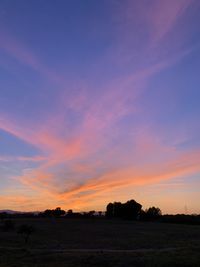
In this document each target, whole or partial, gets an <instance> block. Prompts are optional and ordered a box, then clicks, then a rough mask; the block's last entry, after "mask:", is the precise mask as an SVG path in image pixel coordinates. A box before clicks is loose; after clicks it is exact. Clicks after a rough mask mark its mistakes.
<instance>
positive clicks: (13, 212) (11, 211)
mask: <svg viewBox="0 0 200 267" xmlns="http://www.w3.org/2000/svg"><path fill="white" fill-rule="evenodd" d="M2 212H6V213H9V214H16V213H25V212H21V211H16V210H0V213H2Z"/></svg>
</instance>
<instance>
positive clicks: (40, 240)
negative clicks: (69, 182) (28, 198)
mask: <svg viewBox="0 0 200 267" xmlns="http://www.w3.org/2000/svg"><path fill="white" fill-rule="evenodd" d="M24 223H26V224H31V225H33V226H34V227H35V229H36V231H35V233H33V234H32V236H31V238H30V241H29V242H28V244H25V242H24V239H23V238H22V236H21V235H20V234H18V233H17V231H16V230H14V231H11V232H4V231H0V267H11V266H12V267H18V266H19V267H29V266H30V267H47V266H48V267H56V266H59V267H64V266H65V267H86V266H87V267H93V266H96V267H104V266H105V267H111V266H114V267H122V266H123V267H129V266H130V267H133V266H136V267H137V266H152V267H153V266H159V267H160V266H167V267H168V266H171V267H173V266H180V267H184V266H192V267H193V266H194V267H195V266H198V267H199V266H200V226H191V225H176V224H166V223H150V222H146V223H144V222H131V221H121V220H105V219H38V218H37V219H15V224H16V227H18V226H19V225H21V224H24Z"/></svg>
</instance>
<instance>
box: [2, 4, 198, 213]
mask: <svg viewBox="0 0 200 267" xmlns="http://www.w3.org/2000/svg"><path fill="white" fill-rule="evenodd" d="M199 12H200V2H199V1H198V0H196V1H195V0H163V1H160V0H123V1H122V0H102V1H97V0H84V1H82V0H68V1H65V0H59V1H55V0H44V1H40V0H29V1H27V0H18V1H15V0H1V1H0V209H13V210H21V211H38V210H45V209H47V208H55V207H62V208H63V209H65V210H68V209H73V210H75V211H82V210H85V211H87V210H105V207H106V205H107V203H109V202H114V201H121V202H125V201H127V200H129V199H135V200H136V201H138V202H139V203H141V204H142V205H143V208H144V209H145V208H148V207H149V206H158V207H160V208H161V210H162V212H163V213H200V206H199V203H200V105H199V99H200V75H199V72H200V27H199V26H200V16H199Z"/></svg>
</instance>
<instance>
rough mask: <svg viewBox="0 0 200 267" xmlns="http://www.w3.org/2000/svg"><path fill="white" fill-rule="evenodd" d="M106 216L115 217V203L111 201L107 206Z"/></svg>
mask: <svg viewBox="0 0 200 267" xmlns="http://www.w3.org/2000/svg"><path fill="white" fill-rule="evenodd" d="M106 217H108V218H113V217H114V205H113V203H109V204H108V205H107V207H106Z"/></svg>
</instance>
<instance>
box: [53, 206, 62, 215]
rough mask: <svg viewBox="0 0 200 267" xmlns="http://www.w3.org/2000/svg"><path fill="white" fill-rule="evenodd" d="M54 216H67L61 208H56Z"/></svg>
mask: <svg viewBox="0 0 200 267" xmlns="http://www.w3.org/2000/svg"><path fill="white" fill-rule="evenodd" d="M52 213H53V216H55V217H60V216H63V215H65V211H64V210H62V209H61V208H60V207H58V208H56V209H55V210H52Z"/></svg>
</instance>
